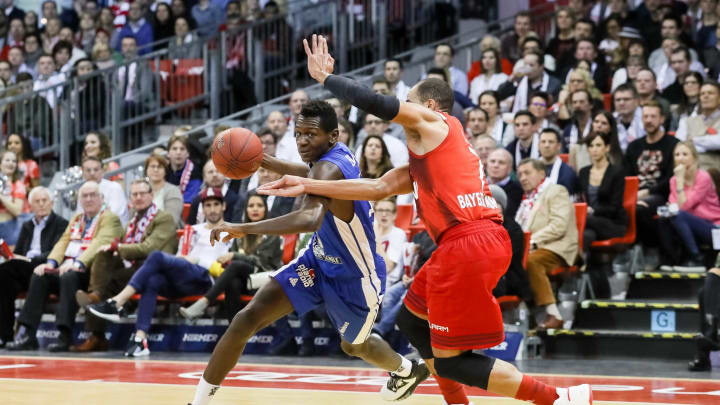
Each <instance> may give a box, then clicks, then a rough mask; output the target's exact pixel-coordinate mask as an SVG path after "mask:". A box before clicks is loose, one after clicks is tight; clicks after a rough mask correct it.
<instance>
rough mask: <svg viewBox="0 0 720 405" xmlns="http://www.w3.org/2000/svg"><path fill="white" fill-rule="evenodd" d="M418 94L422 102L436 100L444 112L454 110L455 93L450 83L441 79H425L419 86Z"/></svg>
mask: <svg viewBox="0 0 720 405" xmlns="http://www.w3.org/2000/svg"><path fill="white" fill-rule="evenodd" d="M417 95H418V98H420V101H421V102H425V101H427V100H435V102H436V103H438V106H439V107H440V110H441V111H443V112H448V113H449V112H450V111H452V108H453V104H455V93H454V92H453V89H452V87H450V85H449V84H448V83H446V82H444V81H442V80H440V79H425V80H423V81H421V82H420V84H418V86H417Z"/></svg>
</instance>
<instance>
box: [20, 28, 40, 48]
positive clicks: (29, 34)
mask: <svg viewBox="0 0 720 405" xmlns="http://www.w3.org/2000/svg"><path fill="white" fill-rule="evenodd" d="M30 37H35V39H37V41H38V45H39V46H40V49H42V43H43V41H42V37H41V36H40V34H39V33H38V32H28V33H27V34H25V37H24V38H23V41H27V39H28V38H30Z"/></svg>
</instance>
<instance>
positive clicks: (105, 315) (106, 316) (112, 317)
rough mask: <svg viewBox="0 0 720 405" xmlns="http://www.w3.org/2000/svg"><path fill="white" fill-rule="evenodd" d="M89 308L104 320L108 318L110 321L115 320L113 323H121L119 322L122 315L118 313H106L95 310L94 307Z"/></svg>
mask: <svg viewBox="0 0 720 405" xmlns="http://www.w3.org/2000/svg"><path fill="white" fill-rule="evenodd" d="M87 309H88V311H90V313H92V314H93V315H95V316H97V317H98V318H102V319H104V320H106V321H110V322H113V323H119V322H120V315H117V314H104V313H102V312H99V311H97V310H95V309H94V308H93V307H88V308H87Z"/></svg>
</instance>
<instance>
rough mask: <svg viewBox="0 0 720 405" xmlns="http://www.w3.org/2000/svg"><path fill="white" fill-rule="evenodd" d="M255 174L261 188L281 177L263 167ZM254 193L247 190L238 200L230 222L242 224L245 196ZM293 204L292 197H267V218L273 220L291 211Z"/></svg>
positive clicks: (245, 202) (245, 203)
mask: <svg viewBox="0 0 720 405" xmlns="http://www.w3.org/2000/svg"><path fill="white" fill-rule="evenodd" d="M257 174H258V186H262V185H263V184H265V183H269V182H271V181H275V180H279V179H280V177H282V176H281V175H279V174H277V173H275V172H271V171H270V170H268V169H265V168H264V167H260V168H259V169H258V171H257ZM254 191H255V189H252V190H249V191H248V192H246V193H244V194H243V195H241V196H240V199H239V200H238V202H237V204H235V209H234V210H233V215H232V222H243V220H244V219H245V206H246V205H247V198H248V197H247V196H248V195H249V194H250V193H253V192H254ZM273 197H274V198H273ZM294 204H295V198H294V197H275V196H268V198H267V205H268V218H275V217H279V216H282V215H285V214H287V213H289V212H290V211H292V210H293V205H294Z"/></svg>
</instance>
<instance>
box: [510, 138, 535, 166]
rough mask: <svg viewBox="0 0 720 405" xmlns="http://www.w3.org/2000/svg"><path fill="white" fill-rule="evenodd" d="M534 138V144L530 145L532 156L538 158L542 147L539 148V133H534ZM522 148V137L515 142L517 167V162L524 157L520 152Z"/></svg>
mask: <svg viewBox="0 0 720 405" xmlns="http://www.w3.org/2000/svg"><path fill="white" fill-rule="evenodd" d="M532 137H533V139H532V145H530V157H531V158H533V159H537V158H539V157H540V149H538V146H539V145H538V144H539V143H540V141H539V140H538V138H539V137H538V135H537V134H533V136H532ZM520 149H522V146H521V145H520V139H519V138H518V140H517V142H516V143H515V167H517V164H518V163H520V161H521V160H522V159H523V158H522V154H521V153H520Z"/></svg>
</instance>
